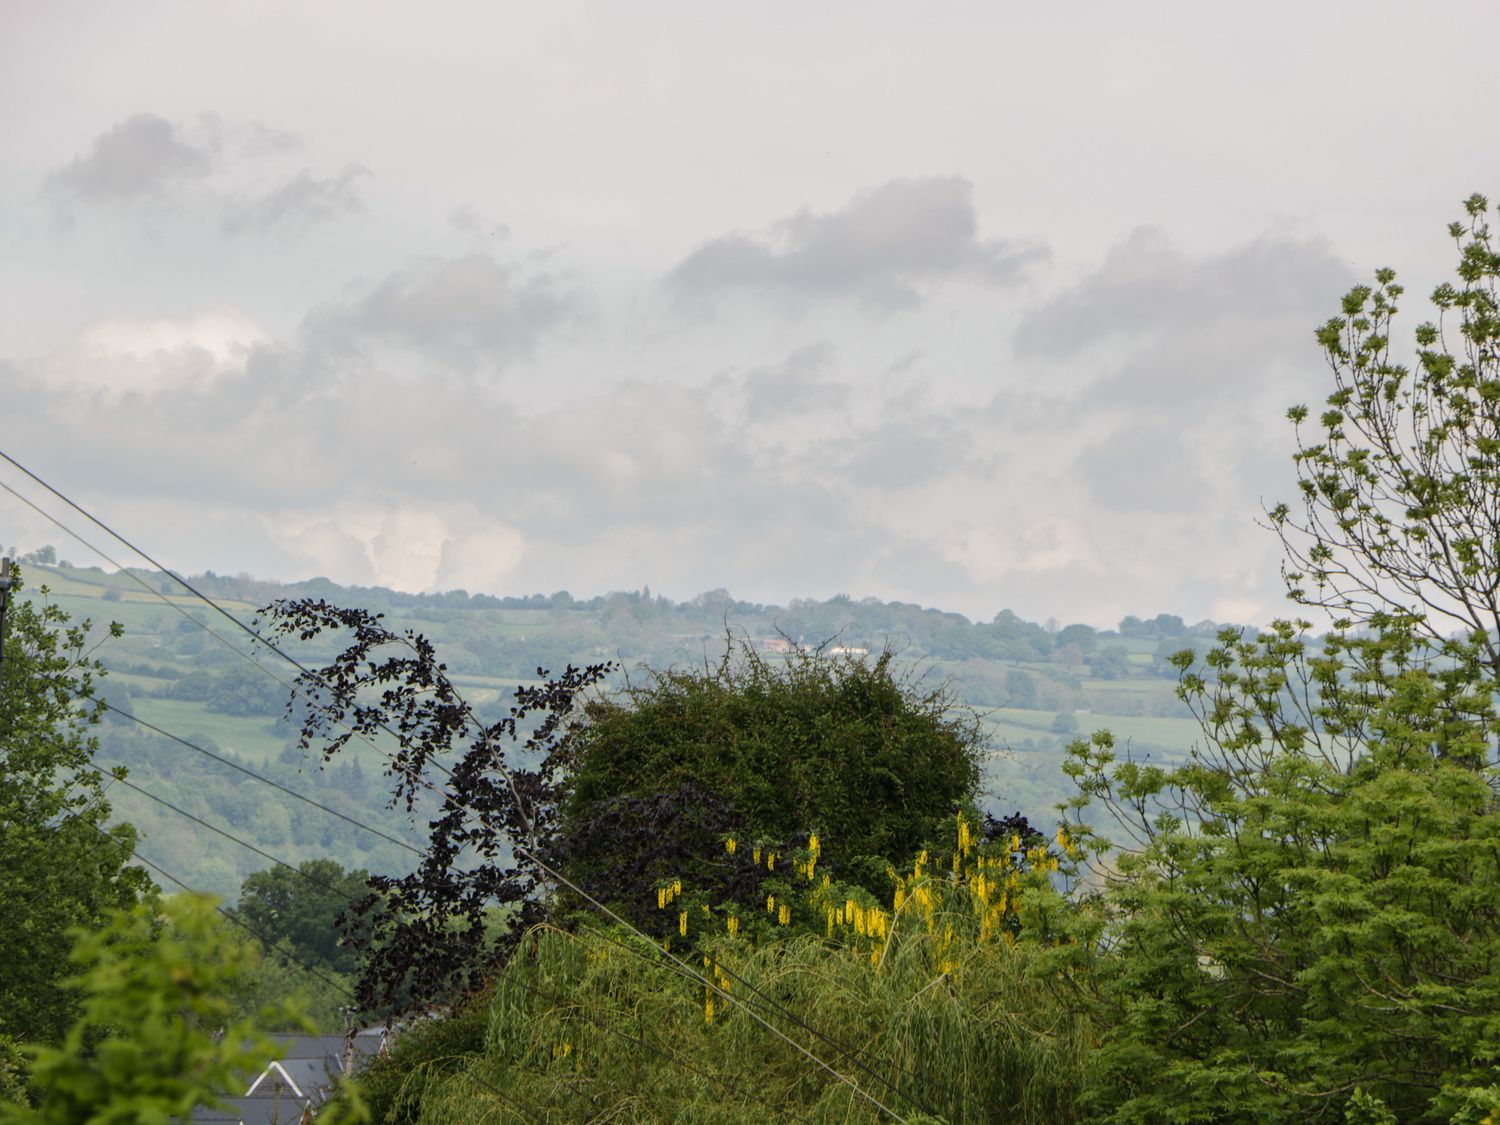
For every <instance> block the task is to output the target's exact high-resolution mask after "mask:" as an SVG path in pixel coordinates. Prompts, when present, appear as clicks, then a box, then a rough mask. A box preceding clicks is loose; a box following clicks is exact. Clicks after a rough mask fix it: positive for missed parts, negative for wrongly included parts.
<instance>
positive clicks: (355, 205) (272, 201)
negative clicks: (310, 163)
mask: <svg viewBox="0 0 1500 1125" xmlns="http://www.w3.org/2000/svg"><path fill="white" fill-rule="evenodd" d="M369 175H370V170H369V169H368V168H366V167H364V166H363V165H360V164H347V165H345V166H344V169H343V171H341V172H340V173H339V174H338V175H337V176H329V177H326V178H323V179H319V178H318V177H317V176H315V175H313V174H312V173H311V172H310V171H303V172H299V173H298V174H297V175H296V176H294V177H292V178H291V179H290V180H287V181H286V182H285V183H283V184H282V185H281V186H280V187H277V188H273V189H272V190H270V191H268V192H266V193H264V194H263V195H259V196H254V197H251V198H249V199H245V200H242V201H238V202H231V203H227V204H225V207H224V216H223V220H222V222H223V228H224V230H225V231H226V232H227V233H229V234H240V233H243V232H245V231H253V232H254V233H257V234H270V233H273V232H276V231H283V230H285V231H292V232H297V233H300V232H302V231H305V230H307V229H308V228H309V227H312V226H315V225H317V224H318V223H322V222H328V221H330V220H333V219H339V218H343V217H345V216H348V215H358V214H360V213H361V212H363V211H364V209H365V205H364V200H363V199H362V198H361V197H360V194H359V186H360V183H361V182H362V181H363V180H365V179H367V178H368V177H369Z"/></svg>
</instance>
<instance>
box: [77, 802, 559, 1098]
mask: <svg viewBox="0 0 1500 1125" xmlns="http://www.w3.org/2000/svg"><path fill="white" fill-rule="evenodd" d="M93 827H94V829H95V831H97V832H98V833H99V834H100V835H101V836H103V837H104V838H105V839H107V840H110V841H111V842H112V843H115V844H118V843H119V841H118V840H115V839H114V837H112V836H110V835H109V833H107V832H105V831H104V829H102V828H99V827H98V825H94V826H93ZM131 855H132V856H134V857H135V858H136V859H138V860H140V861H141V862H142V863H143V864H145V865H146V866H147V867H149V868H150V869H151V870H152V871H155V872H156V873H157V874H158V875H160V876H162V878H164V879H167V880H169V881H171V882H172V883H175V884H176V885H177V886H178V887H180V888H181V889H182V890H184V891H186V892H187V893H188V894H192V895H200V896H201V895H202V892H201V891H198V890H195V889H194V888H193V887H191V886H190V885H189V884H188V883H186V882H185V881H183V880H182V879H179V878H178V877H177V876H176V875H173V874H172V873H171V872H170V871H168V870H166V869H165V868H164V867H162V866H161V865H160V864H157V863H154V862H153V861H151V860H149V859H147V858H146V857H145V856H143V855H142V854H141V853H140V852H139V851H138V850H136V849H131ZM293 870H295V868H294V869H293ZM214 909H215V910H216V911H218V913H219V914H220V915H222V916H223V917H224V918H226V919H227V920H228V921H230V922H232V923H234V925H236V926H238V927H239V928H240V929H242V930H244V931H245V932H246V933H248V934H250V935H251V936H252V937H254V938H255V939H256V940H257V941H259V942H260V943H261V945H262V946H264V947H265V948H266V949H276V948H277V946H276V944H275V943H274V942H272V941H271V940H270V939H268V938H267V937H266V936H265V935H264V934H262V933H261V932H260V931H259V930H257V929H256V928H255V927H254V926H252V925H250V924H249V923H248V922H246V921H245V920H244V919H243V918H240V917H239V916H237V915H236V914H234V913H233V912H232V911H229V910H225V909H224V907H222V906H219V905H217V904H216V905H215V906H214ZM278 952H280V953H281V954H282V956H284V957H286V959H287V960H289V961H291V962H292V963H293V964H295V965H298V966H300V967H301V968H302V969H304V970H306V971H307V972H308V973H309V974H311V975H312V976H314V977H317V978H318V979H319V980H321V981H322V982H323V983H324V984H327V985H328V986H329V987H330V988H333V989H335V990H336V991H338V992H341V993H343V994H344V995H345V996H347V997H349V998H350V999H351V1000H352V999H355V995H354V991H353V990H352V989H351V988H350V987H349V986H348V985H347V984H345V983H343V982H342V981H338V980H334V979H333V978H332V977H329V976H327V975H325V974H324V973H322V972H319V971H318V970H317V969H315V968H313V967H312V966H311V965H309V964H308V963H307V962H306V961H303V960H302V959H301V958H299V957H297V956H296V955H295V954H292V953H289V952H287V951H286V950H284V949H283V950H278ZM471 1077H473V1078H474V1080H475V1081H477V1082H478V1083H479V1084H480V1085H482V1086H484V1087H486V1088H487V1089H489V1090H490V1091H492V1092H493V1093H494V1094H495V1095H496V1096H497V1097H499V1098H500V1100H501V1101H503V1102H505V1104H506V1105H508V1106H510V1108H512V1109H513V1110H515V1111H516V1112H517V1113H519V1114H521V1115H522V1116H523V1117H526V1118H528V1119H529V1120H531V1121H535V1122H543V1121H544V1120H545V1119H544V1118H543V1117H542V1115H541V1114H539V1113H537V1112H536V1111H535V1110H533V1109H529V1108H528V1107H526V1106H524V1105H522V1104H521V1103H519V1102H517V1101H515V1100H514V1099H513V1098H511V1097H510V1096H509V1095H507V1094H506V1093H505V1092H504V1091H503V1090H501V1089H499V1088H498V1087H496V1086H494V1085H493V1084H491V1083H489V1082H487V1081H485V1079H483V1078H482V1077H480V1076H479V1075H477V1074H475V1075H471Z"/></svg>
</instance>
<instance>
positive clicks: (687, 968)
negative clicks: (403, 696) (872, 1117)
mask: <svg viewBox="0 0 1500 1125" xmlns="http://www.w3.org/2000/svg"><path fill="white" fill-rule="evenodd" d="M0 460H4V461H6V462H8V463H9V464H10V465H12V466H13V467H15V468H16V469H18V470H19V471H20V472H22V473H24V474H25V475H26V476H27V477H29V478H30V479H31V480H33V481H34V482H36V483H37V484H38V485H40V486H41V487H42V488H44V489H46V490H47V491H48V492H49V493H51V494H52V495H54V496H56V497H57V498H58V499H59V500H61V501H62V502H63V503H65V504H67V505H68V507H70V508H72V509H73V510H74V511H76V512H78V513H79V514H80V515H82V516H83V517H84V518H85V519H87V520H88V521H89V522H91V523H93V524H94V525H95V526H97V527H99V528H101V529H102V530H103V531H105V532H106V533H107V534H108V535H110V536H111V537H113V538H114V539H116V540H117V541H119V542H120V543H122V544H124V545H125V546H126V547H127V548H129V549H130V550H131V551H133V552H135V553H136V554H137V555H139V556H140V557H141V558H143V559H145V560H146V561H147V562H148V563H150V564H151V565H152V566H153V567H155V568H156V569H157V570H159V571H161V572H162V573H163V574H165V575H167V576H168V577H170V578H172V579H173V580H174V581H176V582H177V583H179V584H180V585H181V586H182V587H183V588H184V589H186V590H187V591H188V592H189V593H191V594H192V595H193V596H195V597H197V598H198V599H199V600H201V601H203V602H204V603H205V604H206V605H208V606H209V607H210V608H212V609H213V610H214V611H215V612H217V613H219V614H220V615H222V616H223V617H225V618H226V619H228V620H229V621H231V622H232V623H233V624H234V625H235V626H236V627H238V628H239V629H241V630H243V631H244V632H246V633H247V634H248V635H249V636H251V637H252V638H254V639H255V640H256V641H259V642H260V643H262V644H264V645H265V646H266V647H267V648H269V649H270V650H271V651H272V652H274V653H276V654H277V655H278V656H280V657H281V658H282V659H284V660H286V661H287V662H288V663H290V664H292V665H293V666H294V667H296V668H297V669H298V670H299V671H300V672H301V673H303V674H304V675H306V676H308V677H309V678H311V679H313V680H315V681H316V680H319V679H320V677H319V676H318V674H317V673H316V672H313V671H312V670H311V669H309V668H307V667H306V666H305V665H303V664H302V663H301V662H300V661H298V660H297V659H296V658H295V657H292V656H290V655H289V654H287V653H286V652H284V651H283V650H282V649H281V648H279V647H278V646H277V645H275V644H274V643H272V642H270V641H268V640H266V639H265V638H264V637H262V636H261V635H260V634H259V633H257V632H256V631H255V630H254V629H252V628H251V627H250V626H249V625H247V624H245V623H244V622H242V621H240V620H239V618H237V617H235V616H234V615H233V614H232V613H230V612H229V611H228V610H227V609H225V608H224V607H222V606H220V605H219V604H218V603H217V602H215V601H214V600H213V599H212V598H210V597H209V596H208V595H207V594H205V593H203V592H202V591H201V590H199V589H198V588H197V587H196V586H194V585H193V584H192V583H190V582H188V581H187V580H186V579H184V578H183V577H182V576H181V575H179V574H177V573H176V572H175V571H172V570H170V569H168V568H167V567H165V566H163V565H162V564H161V563H159V562H157V561H156V559H154V558H153V557H152V556H151V555H149V554H147V553H146V552H145V551H144V550H142V549H141V548H140V547H138V546H136V545H135V544H134V543H132V542H131V541H130V540H129V539H127V538H125V537H124V536H123V535H121V534H120V533H119V532H117V531H115V530H114V529H113V528H111V527H110V526H109V525H108V524H106V523H104V522H103V521H102V520H100V519H98V518H97V517H96V516H94V515H92V514H91V513H89V512H88V511H87V510H85V509H84V508H83V507H82V506H80V505H79V504H77V503H75V502H74V501H73V500H72V499H70V498H69V497H68V496H67V495H65V494H64V493H63V492H61V491H60V490H59V489H57V488H55V487H53V486H52V485H51V484H48V483H47V482H46V481H45V480H43V479H42V478H41V477H39V476H38V475H37V474H35V473H33V472H32V471H31V470H30V469H28V468H26V466H24V465H22V464H21V463H20V462H19V461H17V460H16V459H15V458H13V457H11V456H10V455H9V454H7V453H5V452H4V451H3V450H0ZM0 487H4V488H5V490H6V491H7V492H10V493H11V494H12V495H15V496H18V497H19V494H18V493H16V492H15V491H14V490H13V489H11V488H9V487H8V486H4V485H3V484H0ZM21 499H23V502H26V503H27V504H28V506H30V507H32V508H34V509H36V506H35V505H33V504H30V502H29V501H25V500H24V498H21ZM36 510H38V511H40V509H36ZM43 514H44V515H45V514H46V513H43ZM47 518H48V519H49V520H51V522H53V523H54V524H57V525H58V526H60V527H61V526H63V525H62V524H61V523H60V521H57V520H56V519H54V518H53V517H51V516H47ZM64 530H67V529H66V528H64ZM68 533H69V534H70V535H72V536H73V537H74V538H75V539H78V540H79V541H80V542H84V543H85V544H86V541H85V540H83V539H82V538H81V537H80V536H78V535H77V534H76V533H74V532H71V531H68ZM86 545H87V544H86ZM95 549H96V548H95ZM100 554H101V555H102V552H100ZM105 557H106V558H107V556H105ZM112 565H118V564H112ZM122 569H123V568H122ZM127 573H128V571H127ZM255 663H257V664H258V662H255ZM453 690H454V692H455V695H456V696H457V697H458V699H459V702H460V703H461V704H462V706H463V708H464V711H465V713H466V716H467V717H468V718H469V719H470V720H472V721H474V722H475V723H478V720H477V718H476V717H475V716H474V713H473V709H472V708H471V707H470V706H469V705H468V703H467V702H466V701H465V700H463V698H462V696H461V694H460V693H458V692H457V689H456V687H455V688H454V689H453ZM480 726H481V731H483V726H482V724H480ZM386 729H387V730H388V731H389V728H386ZM389 733H392V734H393V735H394V734H395V732H389ZM396 737H397V738H398V740H399V735H396ZM372 745H373V743H372ZM431 764H432V765H433V767H434V768H435V769H437V770H438V771H439V772H441V773H442V774H443V775H444V776H447V777H450V778H451V777H452V770H450V769H449V768H448V767H446V766H444V765H443V764H442V763H441V762H438V761H435V760H431ZM497 768H498V769H499V770H500V772H501V773H502V775H504V776H505V778H506V780H507V782H509V784H510V786H511V788H512V790H513V791H514V790H515V783H514V780H513V779H512V778H511V777H510V773H509V770H507V769H506V768H505V766H504V765H503V763H498V762H497ZM427 784H428V787H429V788H433V789H434V790H435V791H437V792H439V793H441V794H442V795H443V796H445V797H446V798H447V799H448V800H449V801H451V802H452V803H453V804H455V805H456V806H458V807H461V808H465V809H467V810H468V811H469V812H471V813H473V814H474V815H476V816H478V817H479V819H480V821H481V823H483V824H484V825H485V826H486V827H487V828H489V829H490V830H491V831H495V826H494V824H493V823H491V822H490V820H489V817H488V816H487V815H486V814H485V813H484V812H483V811H482V810H476V809H473V808H472V807H471V806H470V805H469V804H468V802H466V801H463V800H461V799H459V798H457V797H455V796H453V795H451V794H447V793H445V792H444V791H442V790H440V789H437V788H436V787H435V786H432V785H431V783H427ZM518 799H519V798H518ZM500 833H501V835H502V836H504V837H506V838H509V837H510V833H509V832H508V831H507V830H505V829H500ZM510 843H511V847H512V851H513V853H514V854H515V855H516V856H518V857H520V858H523V859H525V860H527V861H528V862H530V863H531V864H532V865H533V866H535V867H536V868H537V870H539V871H540V872H542V873H543V874H544V875H547V876H548V877H549V878H552V879H554V880H556V881H557V882H558V883H559V884H561V885H563V886H566V887H567V888H568V889H570V890H572V891H573V892H574V893H575V894H577V895H578V896H579V897H580V898H581V899H583V901H585V902H587V903H589V904H590V905H591V906H592V907H593V908H594V909H596V910H597V911H599V912H600V913H601V914H603V915H605V916H606V917H608V918H610V919H611V920H613V921H614V922H616V923H617V924H619V925H620V926H622V927H624V928H625V929H627V930H629V931H630V932H631V933H633V934H635V935H636V936H638V937H640V938H642V939H643V940H646V941H648V942H649V941H650V939H649V938H648V937H647V936H646V935H645V934H644V933H642V932H641V930H640V929H639V928H637V927H636V926H635V925H634V924H632V923H631V922H629V921H628V920H626V919H625V918H622V917H621V916H620V915H619V914H617V913H615V912H614V911H613V910H611V909H610V908H609V907H607V906H605V905H604V904H603V903H601V902H599V901H598V900H597V899H595V898H594V897H593V896H591V895H589V894H588V893H587V892H585V891H584V890H583V889H582V888H581V887H579V886H577V884H575V883H574V882H573V881H572V880H570V879H568V878H567V877H566V876H564V875H563V874H562V873H561V872H559V871H557V870H556V869H554V868H553V867H551V866H550V865H549V864H547V863H546V862H545V861H543V860H542V859H541V858H540V857H538V856H537V855H536V854H535V853H533V852H532V851H531V850H530V849H528V848H526V847H525V846H524V845H522V844H521V843H519V842H518V841H515V840H511V841H510ZM650 944H651V946H652V948H653V949H656V948H659V947H657V946H656V944H655V943H654V942H651V943H650ZM661 955H662V956H663V957H664V958H666V959H667V960H668V961H669V962H671V963H672V964H673V965H674V966H675V967H676V971H678V972H680V973H682V974H683V975H685V976H687V977H688V978H689V979H692V980H695V981H696V982H698V983H700V984H702V985H703V987H705V988H706V989H708V990H709V991H711V992H713V993H715V994H717V995H719V996H721V997H722V998H723V999H724V1000H725V1001H726V1002H728V1003H732V1004H736V1005H739V1006H740V1007H741V1008H743V1010H744V1011H745V1012H746V1014H747V1015H748V1016H750V1018H751V1019H753V1020H755V1021H756V1022H757V1023H759V1024H761V1025H762V1026H764V1027H765V1028H766V1029H767V1030H768V1031H770V1032H771V1033H772V1034H773V1035H775V1036H777V1037H778V1038H780V1039H782V1040H784V1041H785V1042H786V1043H788V1044H789V1045H791V1046H792V1047H793V1048H794V1049H795V1050H797V1051H798V1052H799V1053H801V1054H802V1055H804V1056H806V1057H807V1058H808V1059H809V1060H810V1061H811V1062H813V1063H814V1064H815V1065H817V1066H818V1067H819V1068H820V1069H822V1070H825V1071H827V1072H828V1073H829V1074H830V1075H832V1076H833V1077H834V1078H836V1079H837V1080H838V1081H840V1082H842V1083H844V1084H845V1085H847V1086H849V1087H850V1089H851V1090H853V1091H854V1092H855V1093H856V1094H858V1095H859V1096H860V1097H862V1098H864V1099H865V1100H866V1101H868V1102H870V1103H871V1104H872V1105H873V1106H874V1107H875V1108H877V1109H879V1110H880V1111H881V1112H883V1113H884V1114H886V1115H887V1116H888V1117H890V1118H892V1119H893V1120H896V1121H905V1120H906V1119H905V1118H904V1117H902V1116H901V1115H900V1114H899V1113H897V1112H896V1111H895V1110H893V1109H891V1108H890V1107H889V1106H887V1105H885V1104H884V1103H883V1102H881V1101H880V1100H879V1099H878V1098H876V1097H875V1096H874V1095H873V1094H871V1093H870V1092H869V1091H867V1090H865V1089H863V1088H862V1087H860V1085H859V1084H858V1083H857V1082H855V1081H854V1080H853V1079H852V1078H850V1077H849V1076H848V1075H846V1074H843V1073H842V1072H840V1071H839V1070H837V1069H836V1068H835V1067H833V1066H831V1065H829V1064H828V1063H827V1062H826V1061H825V1060H823V1059H822V1058H821V1057H819V1056H818V1055H817V1054H815V1053H814V1052H813V1051H811V1050H809V1049H808V1048H807V1047H806V1046H804V1045H803V1044H801V1043H798V1042H797V1041H796V1040H795V1039H793V1038H792V1037H791V1036H789V1035H787V1034H786V1033H785V1032H784V1031H782V1030H781V1029H780V1028H778V1027H776V1026H775V1025H773V1024H771V1023H770V1022H769V1021H767V1020H766V1019H765V1017H764V1016H762V1015H761V1014H760V1013H759V1012H758V1011H756V1010H755V1008H754V1007H752V1006H751V1005H749V1004H748V1003H746V1002H745V1001H743V1000H742V999H741V998H740V997H738V996H735V995H731V994H730V993H729V992H728V991H727V990H725V989H724V988H722V987H720V986H719V984H718V983H717V982H716V981H714V980H711V979H710V978H708V977H706V976H704V975H703V974H701V973H699V972H698V971H697V970H696V969H694V968H693V967H692V966H691V965H689V964H687V963H686V962H685V961H683V960H682V959H681V958H679V957H676V956H675V955H673V954H672V953H671V952H670V951H668V950H662V952H661ZM771 1003H774V1002H771ZM776 1008H777V1009H778V1014H780V1015H782V1016H784V1017H785V1018H788V1019H790V1020H791V1021H792V1022H794V1023H797V1024H799V1025H801V1026H803V1027H806V1026H807V1025H806V1024H805V1023H804V1022H803V1021H802V1020H801V1019H800V1018H799V1017H797V1016H796V1015H795V1014H794V1013H791V1012H790V1010H789V1009H786V1008H784V1007H782V1006H780V1005H776ZM818 1037H819V1038H821V1039H823V1040H824V1041H825V1042H829V1043H833V1042H834V1041H833V1040H832V1039H831V1038H829V1037H828V1036H826V1035H822V1034H819V1036H818ZM841 1052H842V1054H843V1055H844V1056H845V1057H846V1058H849V1059H851V1060H852V1061H854V1062H855V1063H856V1065H857V1066H861V1068H862V1069H867V1068H864V1067H863V1065H862V1064H861V1063H860V1062H859V1060H858V1059H857V1057H856V1056H855V1055H854V1053H853V1052H852V1051H849V1050H848V1049H847V1048H841ZM872 1073H873V1072H872ZM876 1077H877V1078H878V1079H879V1080H880V1081H881V1082H882V1083H883V1084H884V1085H886V1086H887V1087H888V1088H890V1089H892V1090H893V1091H894V1092H895V1093H897V1094H898V1095H899V1096H901V1097H903V1098H905V1099H906V1100H907V1101H910V1102H912V1104H913V1105H915V1106H916V1107H917V1108H918V1109H924V1110H925V1107H924V1106H922V1105H921V1104H920V1103H918V1102H916V1101H915V1099H913V1098H912V1097H911V1095H910V1094H908V1093H906V1092H905V1091H903V1090H901V1089H900V1088H899V1087H895V1086H893V1085H892V1084H891V1083H890V1082H889V1081H888V1080H886V1079H884V1078H883V1076H880V1075H878V1074H877V1075H876Z"/></svg>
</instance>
